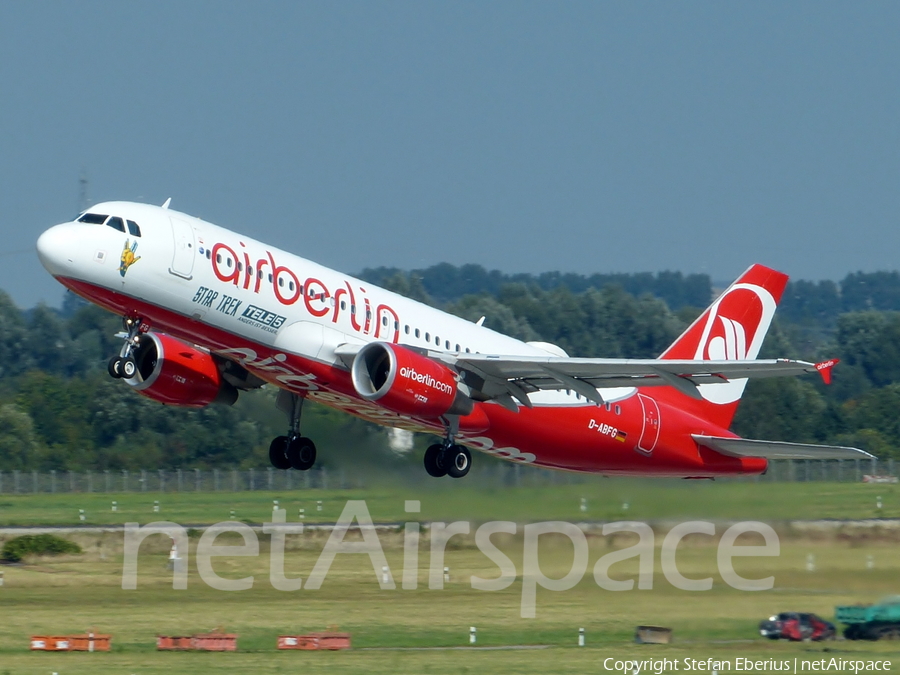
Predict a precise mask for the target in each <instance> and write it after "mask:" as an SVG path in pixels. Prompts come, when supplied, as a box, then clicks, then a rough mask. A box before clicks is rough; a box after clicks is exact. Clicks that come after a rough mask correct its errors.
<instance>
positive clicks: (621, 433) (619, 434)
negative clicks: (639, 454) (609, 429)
mask: <svg viewBox="0 0 900 675" xmlns="http://www.w3.org/2000/svg"><path fill="white" fill-rule="evenodd" d="M626 438H628V434H626V433H625V432H624V431H619V430H618V429H617V430H616V440H617V441H619V443H624V442H625V439H626Z"/></svg>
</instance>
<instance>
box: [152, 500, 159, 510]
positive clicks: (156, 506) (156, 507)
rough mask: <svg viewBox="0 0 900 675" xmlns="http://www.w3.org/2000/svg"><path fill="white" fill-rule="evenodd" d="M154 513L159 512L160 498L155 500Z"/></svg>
mask: <svg viewBox="0 0 900 675" xmlns="http://www.w3.org/2000/svg"><path fill="white" fill-rule="evenodd" d="M153 513H159V500H158V499H156V500H154V501H153Z"/></svg>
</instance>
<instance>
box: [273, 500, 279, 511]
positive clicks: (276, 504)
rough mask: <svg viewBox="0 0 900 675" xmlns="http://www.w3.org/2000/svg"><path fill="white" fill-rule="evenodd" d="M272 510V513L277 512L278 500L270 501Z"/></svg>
mask: <svg viewBox="0 0 900 675" xmlns="http://www.w3.org/2000/svg"><path fill="white" fill-rule="evenodd" d="M272 510H273V511H277V510H278V500H277V499H273V500H272Z"/></svg>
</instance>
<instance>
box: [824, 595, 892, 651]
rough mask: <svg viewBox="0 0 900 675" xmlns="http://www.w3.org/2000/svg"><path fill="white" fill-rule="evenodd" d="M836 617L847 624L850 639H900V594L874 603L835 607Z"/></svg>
mask: <svg viewBox="0 0 900 675" xmlns="http://www.w3.org/2000/svg"><path fill="white" fill-rule="evenodd" d="M834 618H835V619H837V620H838V621H840V622H841V623H845V624H847V627H846V628H845V629H844V637H845V638H847V639H848V640H900V595H889V596H888V597H886V598H883V599H882V600H881V601H880V602H878V603H876V604H874V605H844V606H842V607H835V609H834Z"/></svg>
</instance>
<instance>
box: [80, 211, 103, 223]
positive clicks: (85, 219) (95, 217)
mask: <svg viewBox="0 0 900 675" xmlns="http://www.w3.org/2000/svg"><path fill="white" fill-rule="evenodd" d="M107 218H109V216H101V215H100V214H99V213H85V214H84V215H83V216H81V218H79V219H78V222H79V223H88V224H90V225H102V224H103V223H105V222H106V219H107Z"/></svg>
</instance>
